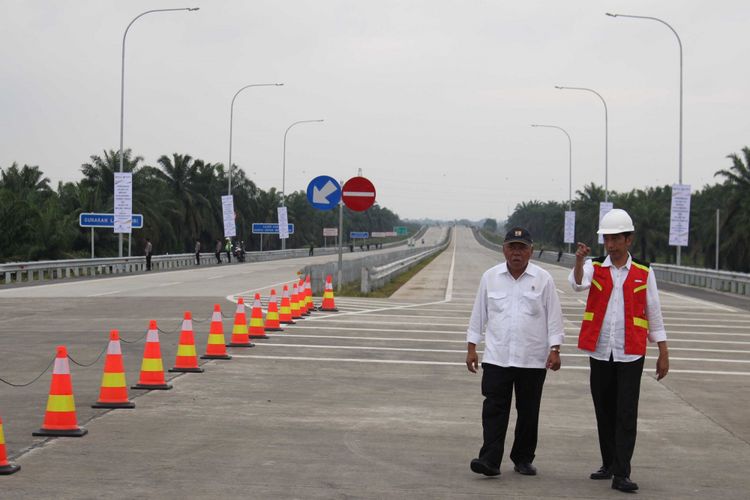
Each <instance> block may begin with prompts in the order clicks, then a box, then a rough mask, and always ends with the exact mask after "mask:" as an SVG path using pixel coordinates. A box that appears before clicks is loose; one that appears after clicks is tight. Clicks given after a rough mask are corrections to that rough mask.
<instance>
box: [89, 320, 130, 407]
mask: <svg viewBox="0 0 750 500" xmlns="http://www.w3.org/2000/svg"><path fill="white" fill-rule="evenodd" d="M91 407H92V408H135V403H132V402H130V401H128V388H127V384H126V383H125V366H124V365H123V363H122V349H121V348H120V332H119V331H117V330H112V331H110V332H109V344H108V345H107V357H106V358H105V359H104V375H102V386H101V389H100V390H99V400H98V401H97V402H96V403H94V404H92V405H91Z"/></svg>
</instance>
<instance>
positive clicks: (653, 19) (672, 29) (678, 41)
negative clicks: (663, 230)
mask: <svg viewBox="0 0 750 500" xmlns="http://www.w3.org/2000/svg"><path fill="white" fill-rule="evenodd" d="M605 15H607V16H609V17H629V18H631V19H646V20H649V21H657V22H659V23H662V24H663V25H664V26H666V27H667V28H669V29H670V30H671V31H672V33H674V36H675V37H676V38H677V45H678V46H679V47H680V139H679V144H680V146H679V147H680V151H679V154H678V158H679V161H678V165H679V175H678V179H679V180H678V182H679V184H682V40H680V35H678V34H677V32H676V31H675V29H674V28H673V27H672V26H670V25H669V23H667V22H666V21H664V20H662V19H659V18H658V17H650V16H633V15H630V14H611V13H609V12H607V13H605ZM681 254H682V247H681V246H680V245H677V265H678V266H679V265H680V260H681V259H680V257H681Z"/></svg>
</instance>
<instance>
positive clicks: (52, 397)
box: [31, 345, 88, 437]
mask: <svg viewBox="0 0 750 500" xmlns="http://www.w3.org/2000/svg"><path fill="white" fill-rule="evenodd" d="M87 432H88V431H87V430H86V429H84V428H83V427H78V419H77V418H76V402H75V398H74V397H73V380H72V379H71V377H70V363H69V362H68V351H67V349H65V346H64V345H60V346H57V357H56V358H55V367H54V368H53V369H52V383H51V384H50V388H49V398H48V399H47V412H46V413H45V414H44V423H43V424H42V428H41V429H39V430H38V431H36V432H32V433H31V434H32V435H33V436H68V437H81V436H84V435H86V433H87Z"/></svg>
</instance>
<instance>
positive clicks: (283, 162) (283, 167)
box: [281, 119, 323, 250]
mask: <svg viewBox="0 0 750 500" xmlns="http://www.w3.org/2000/svg"><path fill="white" fill-rule="evenodd" d="M322 121H323V120H322V119H319V120H300V121H298V122H294V123H292V124H291V125H289V126H288V127H287V129H286V132H284V151H283V153H282V157H281V206H282V207H284V206H286V205H285V203H286V136H287V134H288V133H289V130H291V128H292V127H294V126H295V125H299V124H300V123H319V122H322ZM281 249H282V250H286V239H282V240H281Z"/></svg>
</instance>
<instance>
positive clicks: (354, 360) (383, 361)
mask: <svg viewBox="0 0 750 500" xmlns="http://www.w3.org/2000/svg"><path fill="white" fill-rule="evenodd" d="M232 357H235V358H248V359H250V358H255V359H268V360H271V361H281V360H287V361H328V362H333V363H342V362H344V363H379V364H390V365H432V366H462V367H464V366H466V363H461V362H457V361H416V360H400V359H357V358H317V357H312V356H264V355H257V354H232ZM588 369H589V367H588V366H565V367H563V368H562V370H588ZM669 373H688V374H705V375H731V376H735V375H745V376H750V372H732V371H729V372H726V371H718V370H717V371H714V370H669ZM643 375H644V376H649V377H650V374H649V373H647V372H646V371H645V370H644V372H643Z"/></svg>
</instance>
